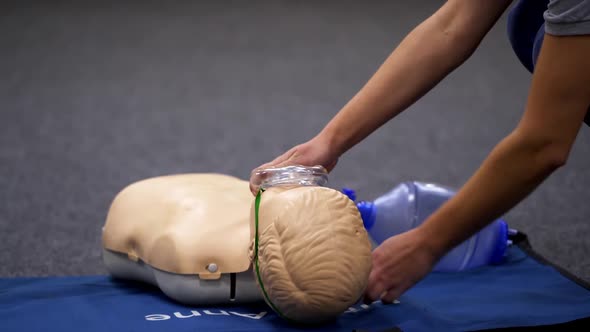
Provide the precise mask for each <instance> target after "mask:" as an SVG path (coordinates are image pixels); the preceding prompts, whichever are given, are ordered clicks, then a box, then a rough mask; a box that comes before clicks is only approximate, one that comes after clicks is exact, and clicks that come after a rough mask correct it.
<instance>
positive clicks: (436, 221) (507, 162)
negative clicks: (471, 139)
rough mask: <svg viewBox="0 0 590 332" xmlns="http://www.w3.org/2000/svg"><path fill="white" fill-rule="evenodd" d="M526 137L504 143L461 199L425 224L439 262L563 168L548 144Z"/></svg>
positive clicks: (424, 231) (513, 136) (465, 188)
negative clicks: (448, 252)
mask: <svg viewBox="0 0 590 332" xmlns="http://www.w3.org/2000/svg"><path fill="white" fill-rule="evenodd" d="M522 136H523V135H520V134H519V133H518V132H514V133H513V134H511V135H510V136H508V137H506V138H505V139H504V140H503V141H502V142H500V144H498V145H497V146H496V148H495V149H494V150H493V151H492V152H491V153H490V155H489V156H488V158H487V159H486V160H485V161H484V163H483V164H482V165H481V167H480V168H479V169H478V170H477V171H476V173H475V174H474V175H473V176H472V177H471V179H469V181H468V182H467V183H466V184H465V185H464V186H463V188H462V189H461V190H460V191H459V192H458V193H457V195H456V196H455V197H454V198H453V199H451V200H449V201H448V202H447V204H444V205H443V206H442V207H441V208H440V209H439V210H438V211H436V212H435V213H434V214H433V215H431V216H430V218H428V219H427V220H426V221H425V222H424V224H423V226H422V227H421V232H422V234H423V235H424V236H425V239H427V240H426V241H425V243H428V245H429V246H431V249H432V252H434V253H435V254H436V255H437V256H441V255H444V253H446V252H447V251H448V250H450V249H452V248H453V247H454V246H456V245H458V244H459V243H461V242H463V241H464V240H466V239H467V238H468V237H470V236H471V235H472V234H474V233H476V232H477V231H478V230H480V229H481V228H483V227H484V226H486V225H487V224H489V223H490V222H491V221H493V220H495V219H496V218H498V217H500V216H501V215H502V214H504V213H505V212H506V211H508V210H509V209H511V208H512V207H513V206H515V205H516V204H517V203H518V202H520V201H521V200H523V199H524V198H525V197H526V196H527V195H528V194H530V193H531V192H532V191H533V190H534V189H535V188H536V187H537V186H538V185H539V184H540V183H541V182H543V180H545V179H546V178H547V177H548V176H549V175H550V174H551V173H552V172H553V171H554V170H555V169H556V168H558V167H559V166H560V165H561V164H562V161H561V160H559V159H557V158H554V157H553V156H551V151H549V148H548V147H547V146H546V145H545V144H544V143H543V142H539V143H536V142H532V141H530V140H529V139H528V138H526V137H522Z"/></svg>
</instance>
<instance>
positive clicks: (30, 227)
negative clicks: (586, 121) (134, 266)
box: [0, 0, 590, 280]
mask: <svg viewBox="0 0 590 332" xmlns="http://www.w3.org/2000/svg"><path fill="white" fill-rule="evenodd" d="M440 4H441V1H426V0H420V1H410V2H408V1H372V2H361V1H356V2H353V1H311V0H307V1H270V0H269V1H76V2H74V1H71V2H58V1H53V2H51V4H50V3H49V2H46V1H40V0H39V1H35V2H27V1H19V2H16V4H10V3H9V2H4V1H3V2H2V4H0V276H2V277H14V276H47V275H85V274H101V273H105V269H104V268H103V265H102V262H101V257H100V252H101V245H100V236H101V227H102V225H103V223H104V220H105V216H106V213H107V210H108V207H109V204H110V202H111V200H112V199H113V197H114V195H115V194H116V193H117V192H118V191H119V190H121V189H122V188H123V187H124V186H126V185H127V184H129V183H132V182H134V181H137V180H139V179H144V178H148V177H152V176H158V175H164V174H173V173H185V172H221V173H226V174H231V175H235V176H238V177H241V178H244V179H245V178H247V177H248V175H249V172H250V170H251V169H252V168H253V167H255V166H257V165H259V164H260V163H262V162H266V161H268V160H269V159H271V158H273V157H274V156H276V155H278V154H279V153H281V152H283V151H284V150H285V149H287V148H289V147H291V146H292V145H294V144H297V143H301V142H303V141H305V140H307V139H308V138H310V137H311V136H313V135H314V134H315V133H316V132H317V131H319V130H320V129H321V128H322V127H323V125H324V124H325V123H326V122H327V121H328V120H329V119H330V118H331V117H332V116H333V115H334V114H335V113H336V112H337V111H338V110H339V109H340V107H342V106H343V105H344V104H345V103H346V102H347V101H348V99H349V98H351V97H352V96H353V94H354V93H355V92H356V91H357V90H358V89H359V88H361V87H362V85H363V84H364V83H365V82H366V80H367V79H368V78H369V77H370V75H371V74H372V73H373V72H374V71H375V70H376V68H377V67H378V65H379V64H380V63H381V62H382V61H383V60H384V59H385V57H386V56H387V55H388V54H389V52H390V51H391V50H392V49H393V47H395V45H397V44H398V43H399V42H400V41H401V39H402V38H403V37H404V35H405V34H406V33H407V32H408V31H409V30H411V29H412V27H413V26H415V25H416V24H418V23H419V22H420V21H421V20H423V19H425V18H426V17H428V16H429V15H430V14H431V13H432V12H433V11H434V10H435V9H436V8H437V7H438V6H439V5H440ZM505 25H506V18H505V17H503V18H502V19H501V20H500V21H499V22H498V24H497V26H496V27H495V28H494V29H493V30H492V31H491V32H490V33H489V35H488V36H487V37H486V39H485V40H484V41H483V43H482V45H481V47H480V48H479V50H478V51H477V52H476V53H475V54H474V55H473V57H472V58H471V59H470V60H468V62H467V63H466V64H465V65H464V66H462V67H461V68H460V69H458V70H457V71H456V72H454V73H453V74H452V75H450V76H449V77H448V78H447V79H446V80H445V81H443V82H442V83H441V84H440V85H439V86H437V87H436V88H435V89H434V90H433V91H432V92H431V93H429V94H428V95H427V96H425V97H424V98H423V99H421V100H420V101H418V102H417V103H416V104H415V105H413V106H412V107H411V108H410V109H409V110H408V111H407V112H405V113H404V114H402V115H401V116H399V117H398V118H397V119H396V120H395V121H392V122H391V123H389V124H387V125H385V126H384V127H382V128H381V129H379V130H378V131H377V132H375V133H374V134H373V135H371V136H370V137H369V138H368V139H366V140H365V141H363V142H362V143H361V144H359V145H358V146H356V147H355V148H354V149H352V150H351V151H350V152H349V153H348V154H346V155H345V156H344V157H343V158H342V159H341V160H340V163H339V166H338V167H337V169H336V170H335V171H334V172H333V173H332V174H331V177H330V181H331V183H330V185H331V186H332V187H334V188H340V187H343V186H347V187H352V188H355V189H357V191H358V196H359V197H360V198H362V199H374V198H376V197H378V196H379V195H380V194H382V193H384V192H385V191H387V190H388V189H390V188H392V187H393V186H394V185H396V184H397V183H399V182H401V181H404V180H421V181H431V182H436V183H440V184H445V185H450V186H460V185H461V184H462V183H464V182H465V181H466V180H467V179H468V177H469V176H470V174H472V172H473V171H474V170H475V169H476V168H477V167H478V165H479V163H480V162H481V161H482V160H483V159H484V158H485V157H486V155H487V153H488V152H489V151H490V149H491V148H492V147H493V146H494V145H495V144H496V143H497V142H498V141H499V140H500V139H501V138H502V137H503V136H504V135H506V134H507V133H509V132H510V131H511V129H512V128H513V127H514V126H515V125H516V123H517V121H518V119H519V117H520V114H521V112H522V109H523V106H524V104H525V100H526V94H527V91H528V84H529V81H530V78H531V77H530V74H529V73H528V72H527V71H526V70H525V69H524V67H522V66H521V65H520V64H519V63H518V61H517V59H516V57H515V56H514V55H513V53H512V51H511V48H510V45H509V43H508V40H507V38H506V28H505ZM400 84H404V83H403V82H400ZM589 169H590V131H589V129H588V128H587V127H585V128H583V130H582V131H581V133H580V135H579V138H578V141H577V143H576V145H575V147H574V148H573V151H572V152H571V157H570V160H569V162H568V164H567V165H566V166H565V167H564V168H562V169H560V170H559V171H558V172H556V173H555V174H554V175H552V176H551V178H550V179H549V180H548V181H546V182H545V183H544V184H543V185H542V186H541V187H540V188H539V190H538V191H537V192H535V193H534V194H532V195H531V196H529V197H528V198H527V199H526V200H525V201H524V202H522V203H521V204H519V205H518V206H517V207H515V208H514V209H513V210H512V211H510V212H509V213H508V214H507V215H506V220H507V221H508V222H509V223H510V225H511V226H512V227H514V228H518V229H520V230H522V231H525V232H526V233H528V234H529V236H530V238H531V241H532V244H533V247H534V248H536V249H537V250H539V251H540V252H541V253H542V254H544V255H546V256H547V257H548V258H549V259H550V260H552V261H554V262H556V263H558V264H560V265H562V266H564V267H565V268H567V269H569V270H571V271H572V272H574V273H575V274H577V275H579V276H581V277H582V278H584V279H586V280H588V279H590V257H589V255H588V253H589V252H590V240H589V236H590V221H588V216H590V206H589V205H588V204H587V202H588V190H587V187H588V184H589V180H590V175H589V174H588V170H589ZM481 190H486V188H481Z"/></svg>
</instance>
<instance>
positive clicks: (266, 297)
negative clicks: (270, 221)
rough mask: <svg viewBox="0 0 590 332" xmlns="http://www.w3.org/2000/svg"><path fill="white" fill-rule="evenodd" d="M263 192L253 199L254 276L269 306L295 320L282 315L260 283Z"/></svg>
mask: <svg viewBox="0 0 590 332" xmlns="http://www.w3.org/2000/svg"><path fill="white" fill-rule="evenodd" d="M263 192H264V189H260V190H259V191H258V194H257V195H256V200H255V201H254V228H255V234H254V268H255V270H256V278H257V279H258V284H259V285H260V289H261V290H262V294H264V298H265V299H266V303H268V304H269V305H270V307H271V308H272V309H273V310H274V311H275V312H276V313H277V314H278V315H279V316H280V317H281V318H283V319H285V320H288V321H291V322H295V321H293V320H291V319H289V318H288V317H287V316H285V315H283V313H282V312H281V311H280V310H279V308H277V306H276V305H275V304H274V303H272V301H271V300H270V297H269V296H268V294H267V293H266V290H265V289H264V284H263V283H262V277H260V268H259V266H258V210H259V209H260V199H261V196H262V193H263Z"/></svg>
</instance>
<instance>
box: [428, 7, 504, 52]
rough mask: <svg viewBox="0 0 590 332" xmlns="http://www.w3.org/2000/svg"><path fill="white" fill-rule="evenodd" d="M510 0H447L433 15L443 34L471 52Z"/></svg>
mask: <svg viewBox="0 0 590 332" xmlns="http://www.w3.org/2000/svg"><path fill="white" fill-rule="evenodd" d="M511 2H512V0H478V1H474V0H448V1H447V2H446V3H445V4H444V5H443V6H442V7H441V8H440V9H439V10H438V11H437V12H436V13H435V14H434V15H433V18H435V19H436V20H438V22H439V24H441V27H442V29H443V32H444V33H445V34H448V35H451V36H453V37H454V38H457V39H458V41H459V42H460V43H462V44H464V45H466V46H468V49H469V50H470V51H473V50H474V49H475V48H476V47H477V46H478V45H479V43H480V42H481V40H482V39H483V37H484V36H485V35H486V34H487V33H488V31H489V30H490V29H491V28H492V27H493V26H494V24H495V23H496V22H497V21H498V19H499V18H500V16H502V13H504V11H505V10H506V8H508V6H509V5H510V3H511Z"/></svg>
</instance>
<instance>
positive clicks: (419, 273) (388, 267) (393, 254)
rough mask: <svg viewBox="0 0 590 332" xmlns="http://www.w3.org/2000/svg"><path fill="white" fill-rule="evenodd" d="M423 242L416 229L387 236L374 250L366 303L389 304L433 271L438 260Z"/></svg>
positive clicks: (423, 239) (424, 238)
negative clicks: (379, 302) (379, 301)
mask: <svg viewBox="0 0 590 332" xmlns="http://www.w3.org/2000/svg"><path fill="white" fill-rule="evenodd" d="M426 241H428V239H427V238H426V237H424V236H423V235H422V234H421V233H420V231H419V229H413V230H410V231H408V232H405V233H402V234H399V235H396V236H392V237H390V238H389V239H387V240H385V241H384V242H383V243H382V244H381V245H380V246H378V247H377V248H376V249H375V250H374V251H373V254H372V256H373V257H372V259H373V267H372V269H371V273H370V275H369V282H368V285H367V289H366V291H365V299H364V301H365V303H372V302H374V301H376V300H379V299H380V300H381V301H382V302H383V303H392V302H393V301H394V300H396V299H397V298H398V297H399V296H400V295H402V294H403V293H404V292H405V291H406V290H408V289H409V288H411V287H412V286H413V285H414V284H416V283H417V282H418V281H420V280H421V279H422V278H424V277H425V276H426V275H427V274H428V273H429V272H430V271H431V270H432V268H433V267H434V264H435V263H436V262H437V260H438V259H437V255H436V254H434V253H433V252H432V251H431V250H429V246H428V245H427V242H426Z"/></svg>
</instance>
